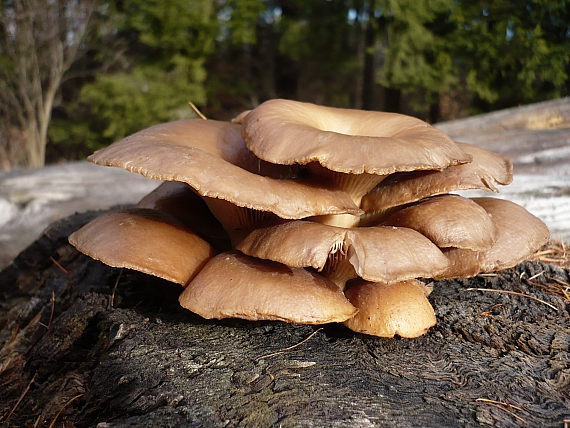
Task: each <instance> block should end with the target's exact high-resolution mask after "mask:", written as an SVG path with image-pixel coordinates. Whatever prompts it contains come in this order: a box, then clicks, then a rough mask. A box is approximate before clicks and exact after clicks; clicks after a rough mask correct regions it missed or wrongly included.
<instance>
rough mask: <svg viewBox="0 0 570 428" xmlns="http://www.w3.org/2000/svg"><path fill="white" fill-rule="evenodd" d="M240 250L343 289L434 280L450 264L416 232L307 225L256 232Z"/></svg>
mask: <svg viewBox="0 0 570 428" xmlns="http://www.w3.org/2000/svg"><path fill="white" fill-rule="evenodd" d="M237 249H238V250H240V251H242V252H243V253H245V254H248V255H250V256H254V257H258V258H262V259H269V260H274V261H277V262H280V263H283V264H286V265H288V266H293V267H313V268H315V269H317V270H319V271H322V272H323V274H324V275H325V276H328V277H329V278H330V279H331V280H333V281H334V282H335V283H337V285H339V287H340V288H342V289H344V285H345V282H346V281H347V280H348V279H352V278H356V277H357V276H358V277H361V278H364V279H366V280H370V281H381V282H384V283H393V282H397V281H403V280H406V279H411V278H417V277H428V278H429V277H432V276H433V275H435V274H436V273H439V272H441V271H443V270H444V269H445V268H446V267H447V264H448V261H447V259H446V258H445V256H444V255H443V253H442V252H441V251H440V250H439V249H438V248H437V247H436V246H435V245H434V244H433V243H432V242H431V241H430V240H429V239H427V238H426V237H424V236H423V235H422V234H420V233H418V232H416V231H414V230H412V229H407V228H396V227H367V228H363V227H359V228H350V229H346V228H339V227H335V226H328V225H323V224H320V223H313V222H308V221H302V220H297V221H293V222H288V223H284V224H281V225H277V226H271V227H267V228H263V229H256V230H254V231H253V232H251V233H250V234H249V235H248V236H247V237H246V238H244V240H243V241H241V243H240V244H239V245H238V246H237Z"/></svg>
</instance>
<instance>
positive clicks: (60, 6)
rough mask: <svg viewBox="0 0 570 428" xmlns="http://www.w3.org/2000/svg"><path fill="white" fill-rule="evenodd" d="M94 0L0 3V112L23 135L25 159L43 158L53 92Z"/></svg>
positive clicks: (35, 162)
mask: <svg viewBox="0 0 570 428" xmlns="http://www.w3.org/2000/svg"><path fill="white" fill-rule="evenodd" d="M94 7H95V1H94V0H85V1H80V2H78V1H75V0H57V1H48V0H26V1H23V0H14V1H13V2H7V3H6V4H3V5H2V13H0V30H1V31H3V32H4V35H3V37H2V40H6V41H7V42H6V43H5V44H4V45H3V46H0V56H2V57H3V58H4V61H1V62H0V78H1V79H4V81H5V84H4V85H3V89H4V91H3V92H2V93H0V113H1V114H2V115H3V116H4V118H5V119H6V120H7V122H9V123H11V124H13V125H17V126H19V128H20V129H21V130H22V131H23V132H24V133H25V134H26V135H25V138H26V139H25V149H24V150H25V152H26V161H27V165H25V166H30V167H36V168H37V167H41V166H43V165H44V163H45V149H46V144H47V134H48V125H49V121H50V118H51V111H52V108H53V104H54V99H55V94H56V92H57V90H58V88H59V86H60V84H61V81H62V79H63V76H64V74H65V72H66V71H67V70H68V69H69V68H70V66H71V64H72V63H73V62H74V61H75V59H76V57H77V53H78V49H79V47H80V45H81V43H82V42H83V35H84V34H85V31H86V29H87V24H88V22H89V19H90V16H91V13H92V11H93V9H94Z"/></svg>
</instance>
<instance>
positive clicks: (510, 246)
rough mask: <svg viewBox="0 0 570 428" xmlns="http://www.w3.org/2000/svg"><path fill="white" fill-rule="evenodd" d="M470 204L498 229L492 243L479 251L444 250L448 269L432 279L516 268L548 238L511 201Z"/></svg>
mask: <svg viewBox="0 0 570 428" xmlns="http://www.w3.org/2000/svg"><path fill="white" fill-rule="evenodd" d="M473 201H475V202H476V203H477V204H478V205H480V206H481V207H482V208H484V209H485V211H487V213H489V215H490V216H491V218H492V220H493V223H494V224H495V228H496V230H497V238H496V240H495V243H494V244H493V246H492V247H491V248H490V249H489V250H487V251H481V252H478V251H471V250H466V249H459V248H449V249H446V250H445V255H446V256H447V258H448V259H449V261H450V264H449V267H448V268H447V269H446V270H445V271H444V272H443V273H441V274H438V275H436V276H435V277H434V278H437V279H446V278H454V277H464V278H466V277H470V276H475V275H477V274H478V273H480V272H491V271H498V270H502V269H507V268H509V267H513V266H516V265H517V264H519V263H520V262H522V261H523V260H525V259H527V258H528V257H529V256H530V255H532V254H533V253H534V252H535V251H537V250H538V249H539V248H540V247H542V246H543V245H544V244H546V242H548V239H550V233H549V231H548V228H547V227H546V225H545V224H544V223H543V222H542V221H541V220H540V219H539V218H537V217H535V216H534V215H532V214H531V213H529V212H528V211H527V210H526V209H524V208H523V207H521V206H519V205H517V204H515V203H514V202H511V201H507V200H504V199H498V198H474V199H473Z"/></svg>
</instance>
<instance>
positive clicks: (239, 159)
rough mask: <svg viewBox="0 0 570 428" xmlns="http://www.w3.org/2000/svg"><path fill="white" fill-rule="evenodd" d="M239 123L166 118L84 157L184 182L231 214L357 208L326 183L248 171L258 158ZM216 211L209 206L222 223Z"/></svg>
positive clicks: (288, 214)
mask: <svg viewBox="0 0 570 428" xmlns="http://www.w3.org/2000/svg"><path fill="white" fill-rule="evenodd" d="M239 128H240V127H239V125H233V124H230V123H224V122H216V121H212V120H202V119H194V120H184V121H178V122H169V123H166V124H162V125H156V126H153V127H151V128H148V129H146V130H144V131H141V132H138V133H136V134H134V135H131V136H130V137H126V138H124V139H122V140H120V141H118V142H116V143H113V144H111V145H110V146H109V147H106V148H104V149H102V150H99V151H97V152H95V153H94V154H92V155H91V156H90V157H89V160H90V161H91V162H93V163H96V164H98V165H105V166H115V167H120V168H124V169H126V170H129V171H132V172H137V173H139V174H142V175H144V176H145V177H147V178H152V179H157V180H167V181H180V182H184V183H187V184H189V185H190V186H191V187H192V188H193V189H194V190H195V191H196V192H197V193H198V194H200V195H201V196H203V197H209V198H217V199H221V200H225V201H228V202H231V204H226V205H225V207H227V208H231V209H234V208H235V210H236V214H235V215H239V213H238V211H240V210H241V209H242V208H250V209H254V210H258V211H262V212H263V211H268V212H271V213H274V214H276V215H277V216H279V217H281V218H285V219H297V218H303V217H308V216H314V215H322V214H335V213H338V214H340V213H351V214H355V215H359V214H361V213H362V211H361V210H360V209H359V208H358V207H357V206H356V205H355V204H354V202H353V201H352V200H351V198H350V196H349V195H348V194H346V193H345V192H343V191H341V190H340V189H338V188H337V187H336V186H334V185H333V184H332V183H323V182H319V181H316V180H311V181H306V180H294V179H279V178H271V177H270V176H262V175H258V174H257V173H253V172H251V170H255V169H256V168H257V165H260V162H261V161H260V160H259V159H257V158H255V157H254V156H253V155H252V154H251V153H250V152H249V151H248V150H247V149H246V148H245V145H244V143H243V141H242V139H241V137H240V134H239ZM279 168H281V167H279ZM279 170H280V169H279ZM270 172H275V171H270ZM222 214H224V213H223V212H222V213H220V216H218V215H217V213H216V212H214V215H216V217H217V218H218V219H220V220H221V221H222V223H223V219H222V218H221V217H222ZM226 214H227V213H226ZM228 233H231V230H228Z"/></svg>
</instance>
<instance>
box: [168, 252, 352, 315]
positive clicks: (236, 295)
mask: <svg viewBox="0 0 570 428" xmlns="http://www.w3.org/2000/svg"><path fill="white" fill-rule="evenodd" d="M179 301H180V304H181V305H182V306H183V307H184V308H186V309H189V310H191V311H192V312H195V313H197V314H198V315H200V316H202V317H204V318H208V319H210V318H217V319H222V318H243V319H247V320H252V321H257V320H278V321H286V322H294V323H298V324H324V323H330V322H342V321H345V320H347V319H348V318H350V317H352V316H353V315H354V314H355V313H356V309H355V308H354V307H353V306H352V305H351V304H350V303H349V302H348V300H347V299H346V298H345V297H344V294H343V293H342V291H341V290H340V289H339V288H338V287H337V286H336V285H335V284H333V283H332V282H330V281H328V280H327V279H326V278H324V277H322V276H320V275H318V274H315V273H312V272H309V271H307V270H305V269H295V268H290V267H288V266H285V265H282V264H279V263H275V262H270V261H267V260H260V259H256V258H253V257H249V256H246V255H244V254H241V253H239V252H237V251H234V252H227V253H221V254H219V255H218V256H216V257H214V258H213V259H212V260H210V261H209V262H208V264H207V265H206V266H205V267H204V269H202V271H201V272H200V273H199V274H198V275H197V276H196V278H194V280H193V281H192V282H191V283H190V284H189V285H188V287H187V288H186V289H185V290H184V292H183V293H182V294H181V295H180V298H179Z"/></svg>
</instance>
